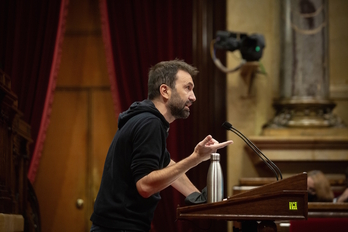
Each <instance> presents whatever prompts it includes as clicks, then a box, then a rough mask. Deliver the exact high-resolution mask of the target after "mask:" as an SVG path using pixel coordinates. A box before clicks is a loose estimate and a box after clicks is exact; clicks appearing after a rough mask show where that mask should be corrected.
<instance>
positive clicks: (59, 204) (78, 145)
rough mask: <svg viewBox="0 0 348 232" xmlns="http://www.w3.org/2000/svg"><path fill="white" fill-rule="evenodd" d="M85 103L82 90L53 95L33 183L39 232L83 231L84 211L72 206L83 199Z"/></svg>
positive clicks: (85, 147) (84, 227)
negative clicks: (44, 139) (40, 156)
mask: <svg viewBox="0 0 348 232" xmlns="http://www.w3.org/2000/svg"><path fill="white" fill-rule="evenodd" d="M87 100H88V95H87V92H85V91H60V90H59V89H57V91H56V93H55V100H54V104H53V109H52V114H51V123H50V126H49V128H48V130H47V138H46V141H45V145H44V148H43V155H42V158H41V161H40V168H39V169H38V174H37V178H36V182H35V190H36V194H37V197H38V200H39V205H40V211H41V222H42V223H41V224H42V231H51V232H54V231H57V232H58V231H68V230H69V231H87V228H86V224H85V221H86V219H85V212H84V208H83V207H82V208H81V209H79V208H77V205H76V202H77V199H82V200H84V201H85V200H86V153H87V148H88V143H89V138H88V125H87V123H88V114H87V111H88V110H87V107H88V105H87V103H88V101H87Z"/></svg>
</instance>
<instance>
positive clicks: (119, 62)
mask: <svg viewBox="0 0 348 232" xmlns="http://www.w3.org/2000/svg"><path fill="white" fill-rule="evenodd" d="M100 9H101V17H102V29H103V37H104V44H105V48H106V56H107V59H108V61H107V63H108V71H109V77H110V83H111V89H112V93H113V99H114V101H115V111H116V113H117V114H118V113H119V112H120V111H124V110H126V109H128V107H129V106H130V104H131V103H133V102H134V101H141V100H143V99H145V98H147V78H148V75H147V74H148V70H149V68H150V67H151V66H152V65H155V64H156V63H158V62H160V61H163V60H171V59H175V58H178V59H183V60H185V61H186V62H187V63H190V64H192V1H188V0H167V1H162V0H151V1H136V0H129V1H107V0H101V1H100ZM193 65H194V64H193ZM191 125H192V117H189V118H188V119H186V120H177V121H175V122H174V123H172V124H171V126H170V133H169V138H168V141H167V142H168V150H169V151H170V153H171V156H172V159H173V160H177V161H178V160H181V159H183V158H184V157H186V156H187V155H189V154H191V152H192V151H193V147H187V146H185V145H186V144H187V143H186V141H187V140H189V139H190V138H191V137H192V136H191V135H192V129H190V128H192V127H191ZM179 132H180V133H179ZM197 142H198V141H197ZM161 195H162V200H161V201H160V204H159V205H158V207H157V210H156V213H155V218H154V221H153V229H152V231H173V232H174V231H188V230H184V229H183V227H182V225H181V223H180V222H175V218H176V210H175V209H176V207H177V205H178V204H180V205H183V200H184V197H183V196H182V195H181V194H180V193H178V192H177V191H176V190H174V189H173V188H167V189H166V190H164V191H162V192H161Z"/></svg>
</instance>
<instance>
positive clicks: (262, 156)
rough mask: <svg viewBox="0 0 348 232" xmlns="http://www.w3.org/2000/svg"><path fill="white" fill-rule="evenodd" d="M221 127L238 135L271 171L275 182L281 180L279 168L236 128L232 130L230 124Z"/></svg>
mask: <svg viewBox="0 0 348 232" xmlns="http://www.w3.org/2000/svg"><path fill="white" fill-rule="evenodd" d="M222 126H223V127H224V128H225V129H226V130H230V131H232V132H233V133H235V134H236V135H238V136H239V137H240V138H241V139H242V140H243V141H244V142H245V143H246V144H247V145H248V146H249V147H250V148H251V149H252V150H253V151H254V152H255V153H256V154H257V155H258V156H259V157H260V159H261V160H262V161H263V162H264V163H265V164H266V165H267V167H269V168H270V169H271V170H272V171H273V173H274V174H275V176H276V178H277V180H279V179H278V177H280V179H283V176H282V173H281V171H280V170H279V168H278V167H277V165H275V164H274V163H273V162H272V161H271V160H270V159H268V158H267V156H265V155H264V154H263V153H262V152H261V151H260V149H259V148H258V147H256V146H255V144H253V143H252V142H251V141H250V140H249V139H248V138H247V137H245V136H244V135H243V134H242V133H241V132H240V131H238V130H237V129H236V128H234V127H233V126H232V124H231V123H229V122H224V123H223V124H222ZM265 159H266V160H267V161H266V160H265Z"/></svg>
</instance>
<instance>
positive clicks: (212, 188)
mask: <svg viewBox="0 0 348 232" xmlns="http://www.w3.org/2000/svg"><path fill="white" fill-rule="evenodd" d="M223 194H224V181H223V176H222V170H221V166H220V154H219V153H212V154H211V157H210V166H209V170H208V176H207V198H208V199H207V202H208V203H212V202H218V201H222V199H223Z"/></svg>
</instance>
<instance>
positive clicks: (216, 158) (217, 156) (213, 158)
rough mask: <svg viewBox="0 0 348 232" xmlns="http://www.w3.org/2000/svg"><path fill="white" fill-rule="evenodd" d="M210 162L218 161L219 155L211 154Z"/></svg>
mask: <svg viewBox="0 0 348 232" xmlns="http://www.w3.org/2000/svg"><path fill="white" fill-rule="evenodd" d="M210 159H211V160H218V161H219V160H220V153H211V155H210Z"/></svg>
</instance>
